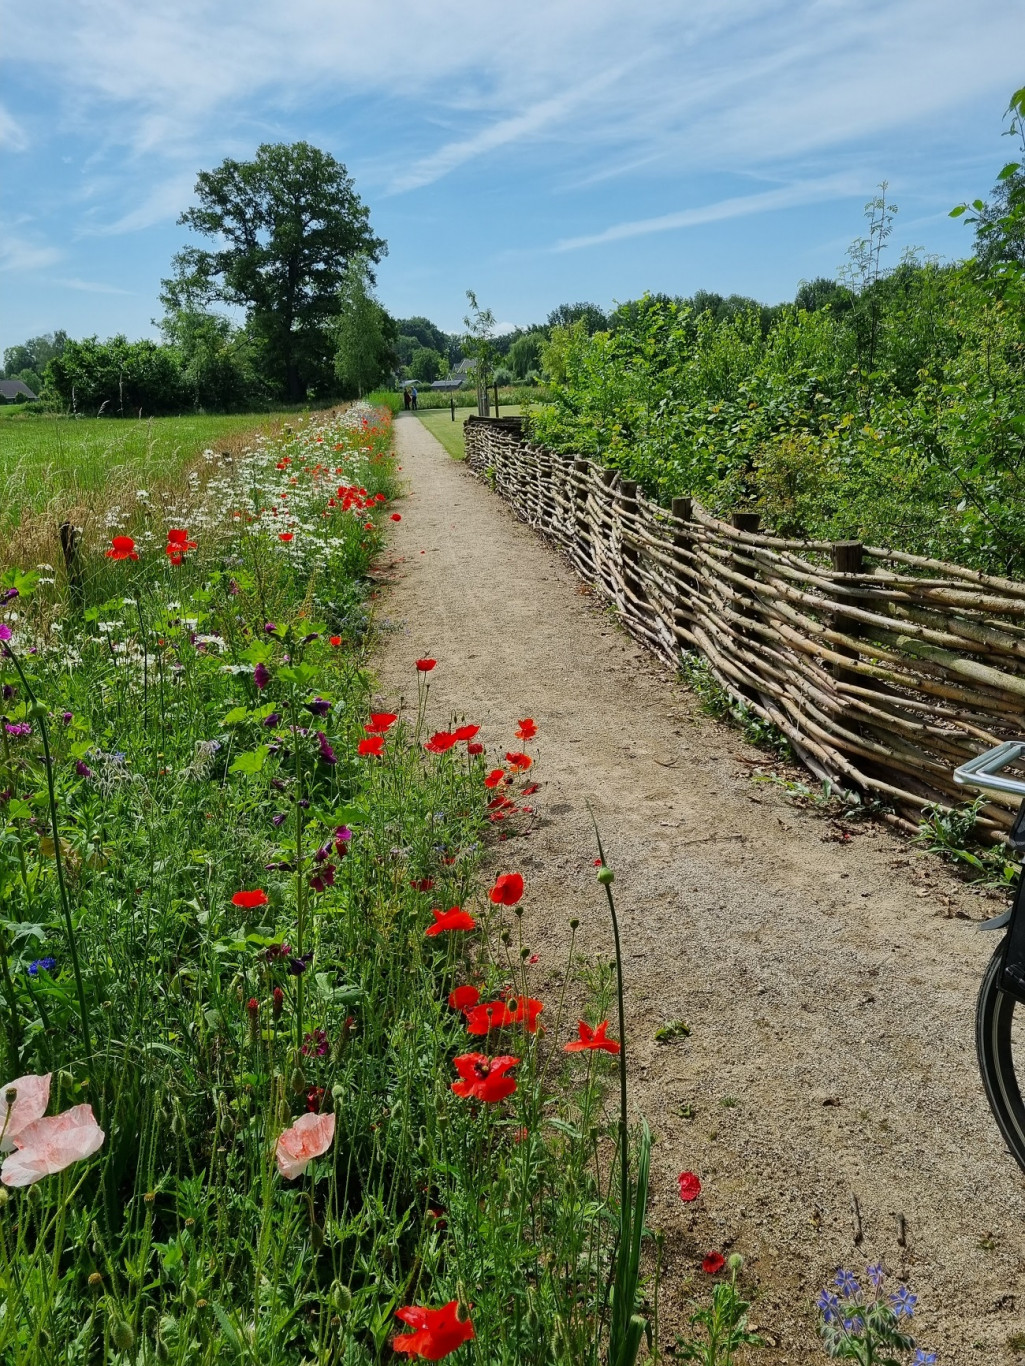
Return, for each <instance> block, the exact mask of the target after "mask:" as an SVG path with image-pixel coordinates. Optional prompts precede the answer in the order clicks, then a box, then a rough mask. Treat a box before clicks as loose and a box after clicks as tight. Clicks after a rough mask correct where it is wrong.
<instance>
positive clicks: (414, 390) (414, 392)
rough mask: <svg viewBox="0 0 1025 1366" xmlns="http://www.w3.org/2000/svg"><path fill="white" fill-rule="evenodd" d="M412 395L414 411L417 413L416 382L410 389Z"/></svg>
mask: <svg viewBox="0 0 1025 1366" xmlns="http://www.w3.org/2000/svg"><path fill="white" fill-rule="evenodd" d="M410 397H411V398H412V400H413V412H414V413H415V412H416V399H417V393H416V385H415V384H414V385H413V388H412V389H411V390H410Z"/></svg>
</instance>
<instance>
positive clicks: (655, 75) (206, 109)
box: [0, 0, 1025, 347]
mask: <svg viewBox="0 0 1025 1366" xmlns="http://www.w3.org/2000/svg"><path fill="white" fill-rule="evenodd" d="M0 33H2V35H3V39H2V50H0V63H2V68H3V69H2V81H0V347H3V346H8V345H11V344H12V343H13V342H16V341H21V340H23V339H24V338H25V337H26V336H30V335H34V334H36V333H39V332H44V331H51V330H53V329H54V328H56V327H64V328H66V329H67V330H68V331H69V332H70V333H71V334H72V335H74V336H83V335H88V334H91V333H94V332H95V333H98V334H99V335H100V336H106V335H109V334H111V333H113V332H116V331H123V332H126V333H128V334H129V336H143V335H151V334H153V329H152V327H151V319H152V318H154V317H155V316H157V315H158V313H159V304H158V301H157V294H158V290H159V284H160V279H161V277H162V276H163V275H165V274H167V273H168V267H169V262H170V259H171V256H172V254H173V253H174V251H175V250H176V249H177V248H178V247H180V246H181V245H182V244H183V243H184V242H185V241H186V240H187V238H188V235H187V234H186V232H185V230H184V229H183V228H179V227H177V226H176V223H175V219H176V218H177V215H178V214H179V213H180V212H181V210H182V209H184V208H185V207H187V205H188V204H189V203H190V201H191V191H192V186H193V183H194V180H195V175H196V172H197V171H199V170H201V169H209V168H211V167H213V166H215V165H217V164H218V162H220V161H221V160H222V158H224V157H225V156H234V157H247V156H249V155H251V154H252V153H253V151H254V150H255V148H256V146H257V145H258V144H259V143H260V142H276V141H294V140H297V139H300V138H304V139H306V140H308V141H310V142H313V143H315V144H316V145H318V146H320V147H323V148H325V149H326V150H328V151H330V152H332V153H333V154H334V155H335V156H336V157H337V158H338V159H339V160H341V161H343V162H345V164H346V165H347V167H348V169H349V171H350V173H351V174H352V175H353V177H354V178H355V181H356V186H357V190H358V191H359V193H360V195H361V196H362V198H363V199H364V201H365V202H366V203H367V204H369V206H370V209H371V222H372V224H373V227H374V228H375V230H376V231H377V232H378V233H379V234H380V235H382V236H383V237H385V238H387V240H388V243H389V248H390V254H389V256H388V257H387V259H386V260H385V261H384V262H383V263H382V265H381V268H380V271H379V293H380V296H381V299H382V302H383V303H384V304H385V305H386V306H387V307H388V308H389V309H390V310H391V311H392V312H393V313H394V314H396V315H397V316H408V315H410V314H414V313H422V314H426V315H427V316H428V317H430V318H432V319H434V321H436V322H437V323H438V324H439V325H440V326H442V327H444V328H447V329H450V330H456V329H458V328H459V327H460V324H461V319H462V316H463V313H464V311H465V291H466V289H467V288H473V289H475V290H476V291H477V293H478V296H479V297H480V299H481V302H482V303H483V304H485V305H487V306H490V307H491V308H492V309H493V310H494V312H495V313H496V315H497V316H498V318H499V319H500V320H501V321H502V322H503V323H507V324H525V323H529V322H531V321H535V320H542V319H543V318H544V317H545V315H546V314H547V313H548V312H549V310H550V309H551V308H553V307H554V306H555V305H556V304H558V303H561V302H563V301H569V300H577V299H592V300H594V301H595V302H598V303H600V304H602V305H606V306H607V305H610V304H611V303H612V302H613V301H614V300H622V299H628V298H635V297H637V296H638V295H639V294H641V293H642V292H643V291H644V290H645V289H650V290H665V291H667V292H669V293H674V294H689V293H691V292H692V291H693V290H695V289H698V288H706V289H715V290H719V291H721V292H722V293H731V292H734V291H736V292H740V293H745V294H753V295H755V296H756V297H758V298H761V299H764V300H766V301H769V302H773V301H776V300H779V299H783V298H790V297H792V296H793V293H794V290H795V288H796V286H797V284H798V282H799V281H800V280H801V279H803V278H812V277H814V276H816V275H820V274H833V273H835V271H836V269H837V266H838V265H839V264H840V263H841V261H842V260H843V258H844V253H845V250H846V247H847V245H848V243H849V242H850V241H851V239H852V238H853V237H855V236H857V235H859V233H860V232H861V231H862V227H863V220H862V217H861V215H862V208H863V205H864V202H865V201H866V200H867V199H868V198H869V197H870V196H871V195H872V194H873V193H874V192H875V186H876V185H877V183H878V182H879V181H880V180H882V179H884V178H885V179H887V180H888V181H889V183H890V190H889V197H890V198H891V199H892V200H894V201H896V203H897V204H898V205H899V208H900V212H899V214H898V218H897V225H896V228H895V231H894V235H893V238H892V239H891V242H892V245H891V257H892V258H893V259H895V258H896V256H897V255H898V254H899V252H900V251H901V249H902V248H903V247H904V246H907V245H916V246H920V247H923V248H925V249H926V250H927V251H929V252H931V253H935V254H937V255H939V256H941V257H946V258H949V257H955V256H958V255H963V254H967V252H968V251H969V250H970V241H971V236H970V230H969V229H968V228H966V227H965V225H964V224H961V223H958V222H955V221H953V220H951V219H949V218H948V217H947V211H948V210H949V208H950V207H951V206H952V205H953V204H955V203H957V202H958V201H959V200H961V199H963V198H966V197H967V198H972V197H974V196H975V195H977V194H982V195H985V194H986V193H987V192H988V190H989V188H990V187H991V185H992V183H993V181H994V179H995V176H996V172H997V171H998V170H999V168H1000V166H1001V165H1002V164H1003V162H1004V161H1005V160H1007V159H1008V156H1009V155H1010V154H1011V152H1012V148H1011V146H1010V144H1009V141H1008V140H1007V139H1002V137H1001V130H1002V127H1003V125H1002V122H1001V119H1002V114H1003V111H1004V109H1005V107H1006V105H1007V100H1008V97H1009V95H1010V93H1011V91H1012V90H1014V89H1015V88H1017V87H1018V86H1021V85H1022V84H1023V83H1025V58H1023V54H1025V0H971V3H969V0H885V2H883V3H880V2H878V0H705V3H704V4H703V5H700V4H697V3H693V0H692V3H690V4H687V3H682V0H647V2H646V3H644V4H640V5H639V4H636V3H635V4H633V5H628V4H626V3H624V2H623V0H589V3H587V4H583V3H580V0H574V2H573V3H568V2H567V0H544V3H541V0H518V3H517V4H515V5H509V4H497V3H494V2H493V0H474V3H473V4H472V5H470V6H441V5H438V4H437V3H433V2H432V3H427V2H426V0H276V3H270V2H269V0H246V3H245V4H242V3H238V2H237V0H175V3H173V4H172V3H168V2H167V0H146V3H140V2H139V0H86V3H83V2H82V0H36V3H34V4H32V5H25V4H23V3H15V0H0Z"/></svg>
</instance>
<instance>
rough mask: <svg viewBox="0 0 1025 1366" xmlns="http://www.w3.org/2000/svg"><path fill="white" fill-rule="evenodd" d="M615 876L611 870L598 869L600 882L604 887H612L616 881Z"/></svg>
mask: <svg viewBox="0 0 1025 1366" xmlns="http://www.w3.org/2000/svg"><path fill="white" fill-rule="evenodd" d="M615 876H616V875H615V873H614V872H613V871H612V869H611V868H599V869H598V881H599V882H600V883H601V885H602V886H603V887H611V886H612V883H613V881H614V879H615Z"/></svg>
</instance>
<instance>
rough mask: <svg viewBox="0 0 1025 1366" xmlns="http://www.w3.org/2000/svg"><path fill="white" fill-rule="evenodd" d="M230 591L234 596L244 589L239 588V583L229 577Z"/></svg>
mask: <svg viewBox="0 0 1025 1366" xmlns="http://www.w3.org/2000/svg"><path fill="white" fill-rule="evenodd" d="M228 592H229V593H230V594H231V595H232V597H236V596H237V595H238V594H239V593H241V592H242V589H241V588H239V586H238V584H237V583H236V582H235V580H234V579H229V580H228Z"/></svg>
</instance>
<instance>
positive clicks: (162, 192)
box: [84, 171, 196, 237]
mask: <svg viewBox="0 0 1025 1366" xmlns="http://www.w3.org/2000/svg"><path fill="white" fill-rule="evenodd" d="M195 183H196V176H195V173H194V172H191V171H187V172H181V173H180V174H178V175H173V176H171V177H170V179H168V180H165V181H162V182H161V183H160V184H159V185H155V186H154V187H153V188H152V189H151V190H150V191H149V193H148V194H146V195H145V196H144V198H143V199H142V201H141V202H140V203H138V204H136V206H135V207H134V208H132V209H129V210H128V211H127V212H126V213H123V214H122V215H121V216H120V218H116V219H114V221H113V222H112V223H99V224H97V223H93V224H92V225H91V226H90V227H88V228H86V229H84V235H86V236H98V237H117V236H119V235H120V234H122V233H126V232H139V231H141V230H142V229H143V228H151V227H153V226H154V225H155V224H157V223H169V222H170V223H173V222H174V221H175V219H176V218H177V217H178V215H179V214H180V213H181V211H182V209H183V208H184V207H185V206H186V204H188V202H189V200H190V199H191V198H192V192H193V189H194V187H195Z"/></svg>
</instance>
